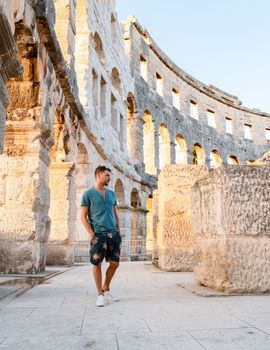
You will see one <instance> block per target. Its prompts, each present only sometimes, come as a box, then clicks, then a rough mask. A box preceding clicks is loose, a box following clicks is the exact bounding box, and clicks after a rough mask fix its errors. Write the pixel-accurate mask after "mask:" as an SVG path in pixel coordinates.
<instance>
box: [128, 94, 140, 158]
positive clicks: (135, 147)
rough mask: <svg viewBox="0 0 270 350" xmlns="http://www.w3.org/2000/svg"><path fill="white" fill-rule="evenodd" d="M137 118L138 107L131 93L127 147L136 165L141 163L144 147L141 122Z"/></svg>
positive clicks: (129, 96)
mask: <svg viewBox="0 0 270 350" xmlns="http://www.w3.org/2000/svg"><path fill="white" fill-rule="evenodd" d="M136 116H137V106H136V103H135V99H134V96H133V95H132V93H131V92H129V93H128V96H127V147H128V152H129V155H130V157H131V159H132V160H133V161H134V162H135V163H139V160H140V157H141V158H142V155H141V154H140V150H141V149H142V147H143V142H142V140H141V139H140V136H139V132H140V130H139V125H138V123H139V121H138V118H136Z"/></svg>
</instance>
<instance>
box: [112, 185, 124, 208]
mask: <svg viewBox="0 0 270 350" xmlns="http://www.w3.org/2000/svg"><path fill="white" fill-rule="evenodd" d="M114 192H115V196H116V199H117V204H118V205H121V206H123V205H124V204H125V192H124V186H123V182H122V181H121V180H120V179H117V180H116V182H115V185H114Z"/></svg>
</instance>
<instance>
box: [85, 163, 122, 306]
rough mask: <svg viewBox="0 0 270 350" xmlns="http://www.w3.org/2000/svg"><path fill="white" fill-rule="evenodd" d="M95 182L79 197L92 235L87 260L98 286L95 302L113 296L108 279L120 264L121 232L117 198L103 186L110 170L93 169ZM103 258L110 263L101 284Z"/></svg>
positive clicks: (100, 303) (107, 299) (106, 299)
mask: <svg viewBox="0 0 270 350" xmlns="http://www.w3.org/2000/svg"><path fill="white" fill-rule="evenodd" d="M95 179H96V183H95V186H94V187H92V188H90V189H88V190H87V191H85V192H84V194H83V196H82V201H81V220H82V223H83V225H84V227H85V228H86V230H87V232H88V233H89V235H90V237H91V243H90V262H91V263H92V264H93V275H94V279H95V283H96V287H97V292H98V297H97V301H96V305H97V306H104V305H105V301H109V300H114V301H118V299H117V298H116V297H113V295H112V293H111V292H110V283H111V280H112V278H113V276H114V274H115V271H116V269H117V268H118V266H119V258H120V249H121V242H122V239H121V235H120V229H119V227H120V226H119V217H118V215H117V212H116V208H115V206H116V198H115V194H114V192H113V191H111V190H109V189H107V188H105V186H107V185H108V184H109V182H110V179H111V170H110V169H108V168H107V167H105V166H101V165H100V166H98V167H97V168H96V170H95ZM104 257H105V258H106V261H108V262H109V264H110V265H109V267H108V269H107V271H106V277H105V281H104V283H103V285H102V270H101V264H102V261H103V259H104Z"/></svg>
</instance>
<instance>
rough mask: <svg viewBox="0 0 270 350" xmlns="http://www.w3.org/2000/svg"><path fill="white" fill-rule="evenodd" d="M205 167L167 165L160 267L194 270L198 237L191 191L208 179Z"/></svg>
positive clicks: (162, 190) (159, 239)
mask: <svg viewBox="0 0 270 350" xmlns="http://www.w3.org/2000/svg"><path fill="white" fill-rule="evenodd" d="M207 173H208V170H207V168H206V167H205V166H192V165H167V166H164V168H163V170H162V171H161V174H160V176H159V179H158V192H159V200H158V201H159V204H158V207H159V208H158V210H159V222H158V229H157V257H158V267H159V268H161V269H162V270H166V271H192V270H193V264H194V261H193V249H194V245H195V237H194V235H193V234H192V231H191V213H190V212H191V203H190V197H191V188H192V186H193V185H194V183H195V182H196V181H197V180H198V179H200V178H202V177H203V176H205V175H206V174H207Z"/></svg>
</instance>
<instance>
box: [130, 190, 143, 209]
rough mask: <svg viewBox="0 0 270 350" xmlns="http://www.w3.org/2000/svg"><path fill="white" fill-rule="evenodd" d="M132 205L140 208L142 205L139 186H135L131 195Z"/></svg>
mask: <svg viewBox="0 0 270 350" xmlns="http://www.w3.org/2000/svg"><path fill="white" fill-rule="evenodd" d="M130 205H131V207H132V208H135V209H137V208H139V207H140V206H141V200H140V197H139V192H138V190H137V188H133V189H132V191H131V195H130Z"/></svg>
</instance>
